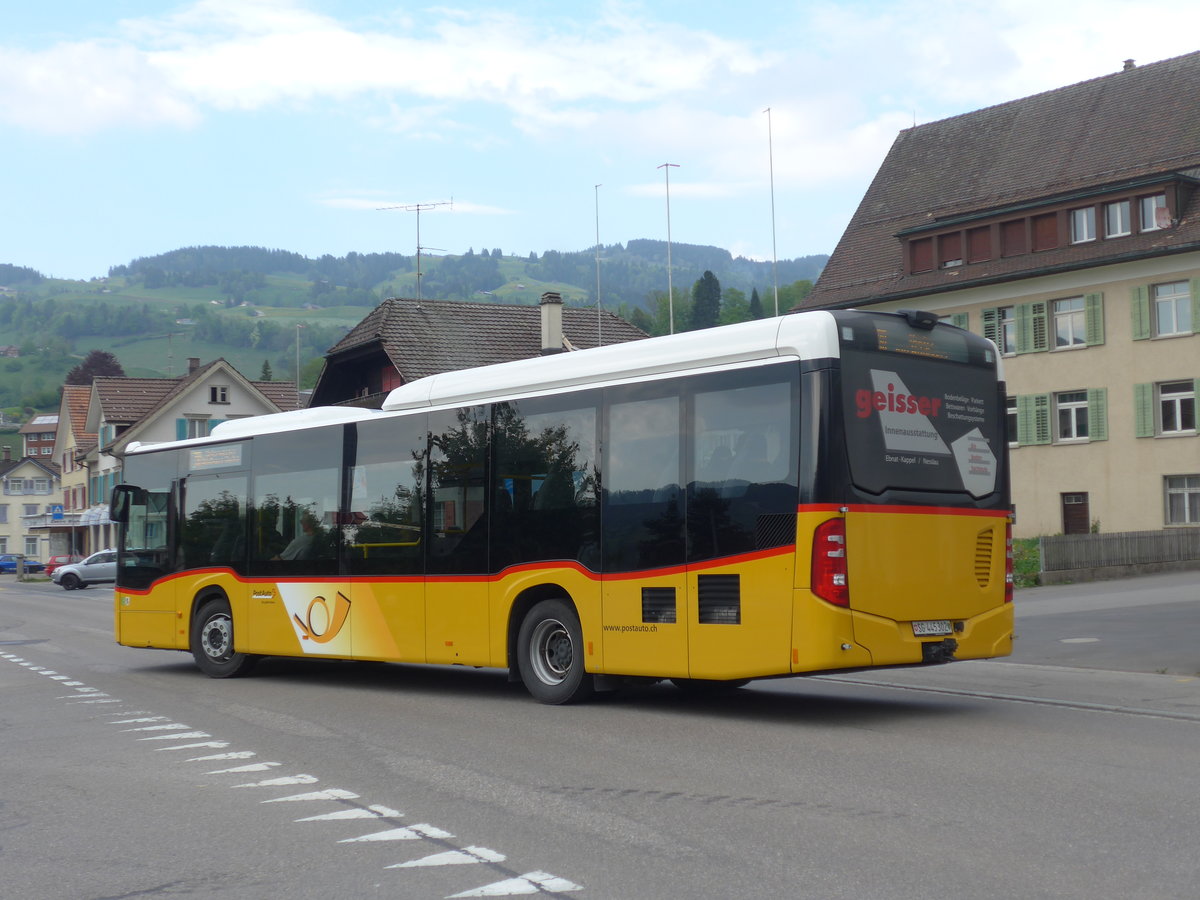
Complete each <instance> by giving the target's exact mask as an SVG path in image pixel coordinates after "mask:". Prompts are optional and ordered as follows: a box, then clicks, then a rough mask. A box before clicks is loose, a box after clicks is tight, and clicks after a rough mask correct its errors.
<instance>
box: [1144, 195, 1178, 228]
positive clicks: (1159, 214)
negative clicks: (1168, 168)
mask: <svg viewBox="0 0 1200 900" xmlns="http://www.w3.org/2000/svg"><path fill="white" fill-rule="evenodd" d="M1138 204H1139V207H1140V208H1139V213H1140V218H1141V228H1142V231H1158V230H1159V229H1160V228H1166V227H1167V226H1168V225H1169V224H1171V220H1170V218H1168V215H1169V214H1168V213H1167V195H1166V194H1154V195H1153V196H1151V197H1142V198H1141V200H1140V201H1138Z"/></svg>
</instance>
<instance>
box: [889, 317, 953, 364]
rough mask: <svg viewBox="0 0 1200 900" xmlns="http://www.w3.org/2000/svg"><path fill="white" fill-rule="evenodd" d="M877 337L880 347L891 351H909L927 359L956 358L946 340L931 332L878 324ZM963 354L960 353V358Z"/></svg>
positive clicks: (910, 353) (908, 352)
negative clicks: (940, 339) (938, 338)
mask: <svg viewBox="0 0 1200 900" xmlns="http://www.w3.org/2000/svg"><path fill="white" fill-rule="evenodd" d="M875 339H876V345H877V346H878V348H879V349H880V350H884V351H887V352H889V353H907V354H909V355H911V356H923V357H925V358H927V359H951V360H952V359H955V356H954V354H953V353H952V352H951V351H950V348H949V347H947V346H945V341H939V340H937V339H936V338H935V337H934V335H933V334H932V333H930V332H921V331H912V330H910V329H907V328H901V329H892V328H887V327H884V326H882V325H880V324H876V326H875ZM963 355H964V354H960V355H959V358H960V359H961V357H962V356H963Z"/></svg>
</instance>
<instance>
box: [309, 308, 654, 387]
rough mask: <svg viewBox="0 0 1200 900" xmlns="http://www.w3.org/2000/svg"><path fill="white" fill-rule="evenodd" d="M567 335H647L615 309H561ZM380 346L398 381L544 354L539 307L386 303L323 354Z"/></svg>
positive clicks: (574, 340) (584, 339) (606, 338)
mask: <svg viewBox="0 0 1200 900" xmlns="http://www.w3.org/2000/svg"><path fill="white" fill-rule="evenodd" d="M562 313H563V336H564V337H566V339H567V340H568V341H570V342H571V344H572V345H573V346H574V347H575V348H577V349H579V350H584V349H587V348H590V347H596V346H598V345H600V344H601V343H603V344H620V343H624V342H626V341H636V340H641V339H642V338H645V337H647V335H646V333H645V332H644V331H642V330H641V329H639V328H637V327H635V326H633V325H631V324H630V323H629V322H626V321H625V320H624V319H622V318H620V317H619V316H616V315H613V314H612V313H610V312H601V313H599V314H597V312H596V310H595V309H585V308H580V307H570V306H565V307H563V311H562ZM378 342H382V345H383V348H384V350H385V352H386V353H387V355H388V356H389V357H390V358H391V360H392V362H393V363H394V364H395V366H396V369H397V371H399V373H400V375H401V377H403V379H404V380H405V381H406V382H408V381H413V380H415V379H417V378H423V377H425V376H426V375H436V374H438V373H439V372H451V371H456V370H458V369H468V368H471V367H473V366H486V365H489V364H491V363H499V362H508V361H510V360H514V359H528V358H531V357H534V356H537V355H538V354H539V353H540V352H541V346H542V338H541V309H540V307H537V306H507V305H501V304H497V303H465V302H460V301H451V300H410V299H401V298H392V299H390V300H384V301H383V302H382V303H381V304H379V306H377V307H376V308H375V309H374V310H373V311H372V312H371V313H369V314H368V315H367V317H366V318H365V319H363V320H362V322H360V323H359V324H358V325H357V326H356V327H355V328H354V329H353V330H351V332H350V333H349V334H347V335H346V336H345V337H344V338H342V340H340V341H338V343H337V344H335V345H334V346H333V347H332V348H330V350H329V351H328V353H327V354H326V357H327V358H329V359H332V358H334V357H336V356H338V355H339V354H342V353H349V352H351V351H353V350H355V349H357V348H360V347H363V348H365V347H367V346H368V345H371V344H376V343H378Z"/></svg>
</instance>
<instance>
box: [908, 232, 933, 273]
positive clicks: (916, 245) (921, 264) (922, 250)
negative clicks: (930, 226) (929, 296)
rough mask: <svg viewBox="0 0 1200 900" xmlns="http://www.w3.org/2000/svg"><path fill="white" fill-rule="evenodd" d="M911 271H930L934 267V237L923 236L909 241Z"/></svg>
mask: <svg viewBox="0 0 1200 900" xmlns="http://www.w3.org/2000/svg"><path fill="white" fill-rule="evenodd" d="M908 253H909V259H908V266H909V271H911V272H913V273H916V272H928V271H929V270H930V269H932V268H933V238H922V239H921V240H918V241H909V243H908Z"/></svg>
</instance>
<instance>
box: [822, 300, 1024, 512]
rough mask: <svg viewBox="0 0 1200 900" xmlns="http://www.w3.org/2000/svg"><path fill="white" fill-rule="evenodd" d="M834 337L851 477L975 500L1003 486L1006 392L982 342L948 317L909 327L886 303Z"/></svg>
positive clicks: (873, 489) (866, 485)
mask: <svg viewBox="0 0 1200 900" xmlns="http://www.w3.org/2000/svg"><path fill="white" fill-rule="evenodd" d="M841 342H842V347H841V360H842V361H841V382H842V408H843V416H844V420H845V428H846V445H847V454H848V457H849V463H850V474H851V480H852V481H853V482H854V484H855V486H856V487H858V488H860V489H861V490H863V491H867V492H869V493H872V494H882V493H883V492H884V491H888V490H905V491H936V492H939V493H961V494H966V495H969V496H970V497H971V498H974V499H976V500H979V499H982V498H984V497H987V496H989V495H991V494H993V493H994V492H995V491H997V490H1000V489H1002V487H1003V485H1002V478H1001V472H1000V471H999V469H1000V461H1001V460H1003V458H1004V454H1003V452H1002V451H1003V445H1004V441H1005V437H1004V419H1003V412H1004V411H1003V399H1002V397H1001V395H1000V393H999V392H997V390H996V353H995V350H994V348H993V347H992V345H991V344H990V343H989V342H987V341H985V340H984V339H982V338H980V337H978V336H975V335H972V334H970V333H968V332H966V331H963V330H961V329H958V328H954V327H952V326H948V325H942V324H937V325H934V327H933V328H932V329H928V328H916V327H913V326H912V325H910V324H909V323H908V322H907V321H906V320H905V318H904V317H903V316H900V315H889V314H886V313H885V314H874V315H860V316H857V317H855V318H854V320H853V321H847V322H843V323H842V325H841Z"/></svg>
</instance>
